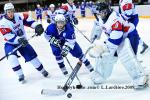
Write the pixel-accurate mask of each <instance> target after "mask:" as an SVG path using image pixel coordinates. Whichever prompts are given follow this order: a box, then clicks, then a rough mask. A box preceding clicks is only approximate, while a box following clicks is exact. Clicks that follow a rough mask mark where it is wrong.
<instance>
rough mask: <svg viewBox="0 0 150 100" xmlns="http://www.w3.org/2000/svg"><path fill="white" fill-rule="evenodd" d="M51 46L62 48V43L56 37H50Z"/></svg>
mask: <svg viewBox="0 0 150 100" xmlns="http://www.w3.org/2000/svg"><path fill="white" fill-rule="evenodd" d="M49 42H50V44H52V45H54V46H56V47H60V43H61V41H60V40H58V39H56V38H55V37H54V36H51V37H50V40H49Z"/></svg>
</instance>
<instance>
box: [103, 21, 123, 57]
mask: <svg viewBox="0 0 150 100" xmlns="http://www.w3.org/2000/svg"><path fill="white" fill-rule="evenodd" d="M111 29H112V31H111V33H110V36H109V38H108V39H107V41H106V45H107V47H108V50H109V52H110V54H112V55H113V54H114V53H115V52H116V50H117V48H118V46H119V45H120V44H121V42H122V40H123V27H122V23H120V22H119V21H116V22H115V23H114V24H113V25H112V26H111Z"/></svg>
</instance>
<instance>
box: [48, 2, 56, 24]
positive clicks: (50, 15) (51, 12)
mask: <svg viewBox="0 0 150 100" xmlns="http://www.w3.org/2000/svg"><path fill="white" fill-rule="evenodd" d="M54 12H55V5H54V4H50V5H49V9H48V10H47V11H46V19H47V23H54V18H55V16H56V14H55V13H54Z"/></svg>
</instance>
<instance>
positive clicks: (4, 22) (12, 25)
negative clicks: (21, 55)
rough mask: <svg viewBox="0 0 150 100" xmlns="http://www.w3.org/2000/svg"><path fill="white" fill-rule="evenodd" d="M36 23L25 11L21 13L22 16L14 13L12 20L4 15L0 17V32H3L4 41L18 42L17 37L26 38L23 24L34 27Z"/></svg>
mask: <svg viewBox="0 0 150 100" xmlns="http://www.w3.org/2000/svg"><path fill="white" fill-rule="evenodd" d="M37 24H38V23H37V22H35V21H34V20H32V19H31V18H30V17H29V16H28V14H26V13H24V14H22V16H21V15H19V14H18V13H14V19H13V20H9V19H7V18H6V16H4V17H3V18H2V19H1V23H0V33H1V34H3V36H4V40H5V41H6V43H10V44H18V39H19V38H22V37H25V38H26V33H25V29H24V25H25V26H29V27H32V28H35V26H36V25H37Z"/></svg>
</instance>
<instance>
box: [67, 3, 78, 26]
mask: <svg viewBox="0 0 150 100" xmlns="http://www.w3.org/2000/svg"><path fill="white" fill-rule="evenodd" d="M73 1H74V0H67V2H68V3H67V4H66V5H67V6H68V14H69V17H70V20H71V21H72V23H73V24H75V25H77V24H78V19H77V18H76V16H75V12H76V6H75V5H74V3H73Z"/></svg>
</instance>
